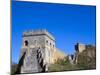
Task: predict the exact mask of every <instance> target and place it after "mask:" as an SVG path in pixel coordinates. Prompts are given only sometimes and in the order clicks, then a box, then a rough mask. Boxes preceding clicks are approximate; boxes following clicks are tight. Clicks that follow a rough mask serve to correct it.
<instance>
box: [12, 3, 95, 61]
mask: <svg viewBox="0 0 100 75" xmlns="http://www.w3.org/2000/svg"><path fill="white" fill-rule="evenodd" d="M11 18H12V61H13V62H16V63H18V60H19V54H20V50H21V44H22V33H23V31H25V30H34V29H46V30H48V31H49V32H50V33H51V34H52V35H53V36H54V37H55V39H56V47H57V48H59V49H61V50H62V51H63V52H65V53H66V54H72V53H74V52H75V49H74V45H75V44H76V43H77V42H80V43H84V44H93V45H95V34H96V32H95V26H96V20H95V19H96V8H95V6H82V5H71V4H54V3H53V4H50V3H39V2H18V1H12V15H11Z"/></svg>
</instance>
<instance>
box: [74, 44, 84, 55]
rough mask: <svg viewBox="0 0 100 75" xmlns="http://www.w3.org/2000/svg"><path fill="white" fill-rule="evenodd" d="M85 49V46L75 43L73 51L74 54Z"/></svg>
mask: <svg viewBox="0 0 100 75" xmlns="http://www.w3.org/2000/svg"><path fill="white" fill-rule="evenodd" d="M85 49H86V46H85V45H84V44H81V43H77V44H76V45H75V50H76V52H79V53H81V52H83V51H84V50H85Z"/></svg>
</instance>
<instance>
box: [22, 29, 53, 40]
mask: <svg viewBox="0 0 100 75" xmlns="http://www.w3.org/2000/svg"><path fill="white" fill-rule="evenodd" d="M40 35H46V36H48V37H49V38H50V39H52V40H53V41H55V38H54V37H53V36H52V35H51V34H50V33H49V32H48V31H47V30H45V29H40V30H29V31H25V32H23V37H27V36H40Z"/></svg>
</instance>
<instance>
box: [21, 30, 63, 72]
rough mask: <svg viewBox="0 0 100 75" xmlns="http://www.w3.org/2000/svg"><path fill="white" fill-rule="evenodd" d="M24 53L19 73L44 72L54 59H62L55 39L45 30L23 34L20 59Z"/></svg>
mask: <svg viewBox="0 0 100 75" xmlns="http://www.w3.org/2000/svg"><path fill="white" fill-rule="evenodd" d="M24 53H26V55H25V58H24V60H23V64H22V65H21V73H33V72H43V71H46V70H47V69H48V65H49V64H51V63H54V61H55V59H56V60H57V59H58V58H62V57H64V55H63V53H61V52H60V51H59V50H57V48H56V46H55V38H54V37H53V36H52V35H51V34H50V33H48V32H47V31H46V30H35V31H26V32H24V33H23V38H22V47H21V53H20V58H21V57H22V56H23V54H24Z"/></svg>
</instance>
